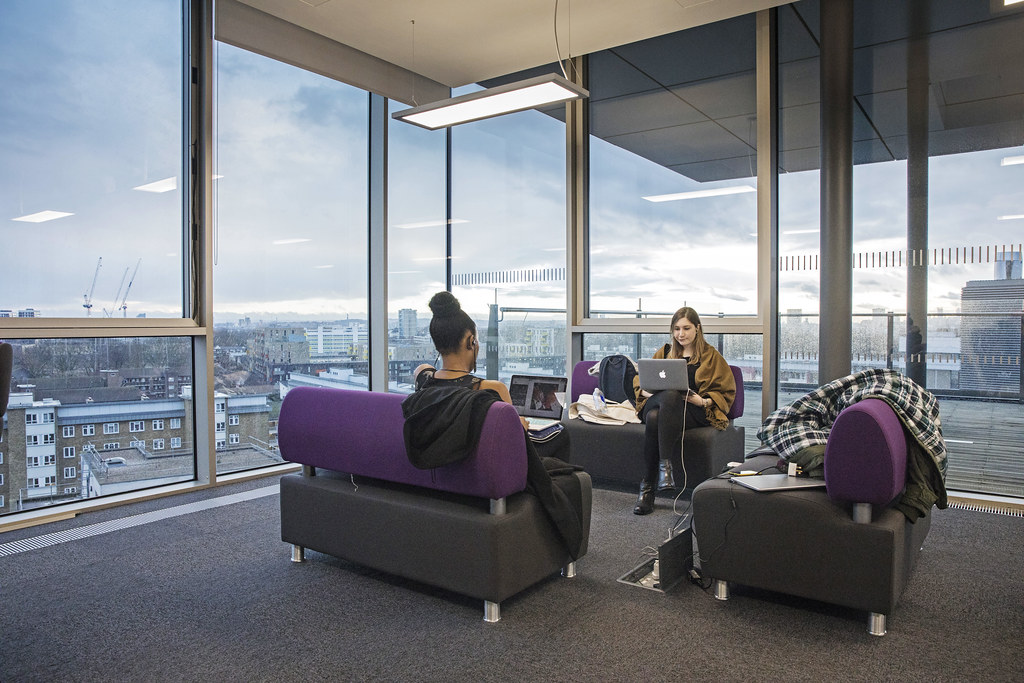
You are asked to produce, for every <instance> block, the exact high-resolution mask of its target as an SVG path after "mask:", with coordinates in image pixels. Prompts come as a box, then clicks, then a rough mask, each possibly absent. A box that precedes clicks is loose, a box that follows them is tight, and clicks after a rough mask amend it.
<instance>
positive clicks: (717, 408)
mask: <svg viewBox="0 0 1024 683" xmlns="http://www.w3.org/2000/svg"><path fill="white" fill-rule="evenodd" d="M669 330H670V331H671V333H672V342H671V343H669V344H665V345H664V346H663V347H661V348H660V349H658V350H657V351H656V352H655V353H654V358H682V359H684V360H686V361H687V366H686V369H687V374H688V375H689V380H690V392H689V393H688V394H687V395H686V396H683V394H682V392H679V391H672V390H667V391H659V392H657V393H655V394H650V393H648V392H646V391H643V389H642V388H641V387H640V385H639V381H638V380H634V383H633V389H634V391H635V392H636V411H637V414H638V415H639V417H640V419H641V420H642V421H643V422H644V423H645V424H646V427H645V429H644V464H645V465H646V470H645V474H644V478H643V480H642V481H641V482H640V495H639V496H638V497H637V499H636V506H635V507H634V508H633V514H636V515H647V514H650V513H651V512H653V511H654V495H655V491H654V487H655V482H657V487H658V490H659V491H663V490H666V489H672V488H675V481H674V480H673V477H672V461H671V460H670V458H671V457H672V453H673V452H674V450H675V449H676V448H677V444H678V443H679V441H680V439H681V438H682V433H683V428H684V426H685V427H708V426H710V427H714V428H715V429H725V428H726V427H727V426H728V425H729V420H728V418H726V413H728V412H729V409H730V408H732V402H733V400H734V399H735V398H736V379H735V378H734V377H733V374H732V369H731V368H730V367H729V364H728V363H727V362H726V361H725V358H723V357H722V354H720V353H719V352H718V349H716V348H715V347H713V346H711V345H709V344H708V343H707V342H706V341H704V332H703V330H702V329H701V325H700V316H698V315H697V311H695V310H693V309H692V308H690V307H689V306H684V307H683V308H680V309H679V310H678V311H676V312H675V314H673V316H672V323H671V325H670V326H669ZM659 464H660V467H659Z"/></svg>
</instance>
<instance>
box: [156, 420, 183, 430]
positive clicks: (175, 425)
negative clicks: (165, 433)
mask: <svg viewBox="0 0 1024 683" xmlns="http://www.w3.org/2000/svg"><path fill="white" fill-rule="evenodd" d="M154 429H156V428H154ZM159 429H163V426H162V425H161V426H160V427H159ZM171 429H181V418H180V417H172V418H171Z"/></svg>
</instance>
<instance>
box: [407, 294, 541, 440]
mask: <svg viewBox="0 0 1024 683" xmlns="http://www.w3.org/2000/svg"><path fill="white" fill-rule="evenodd" d="M430 312H431V313H433V314H434V317H433V318H432V319H431V321H430V338H431V339H432V340H433V342H434V347H435V348H436V349H437V352H438V354H440V356H441V367H440V368H435V367H434V366H432V365H428V364H426V363H424V364H423V365H420V366H419V367H417V368H416V370H415V371H414V372H413V376H414V377H415V386H416V391H419V390H420V389H423V388H424V387H428V386H431V385H437V384H449V385H457V386H464V387H467V388H469V389H490V390H491V391H493V392H495V393H497V394H498V398H500V399H501V400H502V401H504V402H505V403H511V402H512V397H511V396H510V395H509V393H508V387H506V386H505V384H504V383H502V382H499V381H497V380H493V379H482V378H480V377H475V376H474V375H473V373H474V372H475V371H476V359H477V355H478V354H479V353H480V340H479V339H478V338H477V336H476V323H475V322H473V319H472V318H470V317H469V314H468V313H466V312H465V311H464V310H462V306H461V305H460V304H459V300H458V299H456V298H455V296H454V295H453V294H452V293H451V292H447V291H445V292H438V293H437V294H435V295H434V296H433V297H431V299H430ZM519 420H520V421H521V422H522V423H523V428H524V429H526V428H527V427H529V423H528V422H527V421H526V419H525V418H522V417H520V418H519Z"/></svg>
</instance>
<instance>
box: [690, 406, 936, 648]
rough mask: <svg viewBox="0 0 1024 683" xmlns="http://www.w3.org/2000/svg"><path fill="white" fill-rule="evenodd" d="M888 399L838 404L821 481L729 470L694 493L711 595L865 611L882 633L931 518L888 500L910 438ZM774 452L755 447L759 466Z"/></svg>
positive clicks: (753, 462)
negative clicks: (751, 481) (776, 487)
mask: <svg viewBox="0 0 1024 683" xmlns="http://www.w3.org/2000/svg"><path fill="white" fill-rule="evenodd" d="M908 438H910V437H908V435H907V434H906V432H905V430H904V428H903V425H902V424H901V423H900V420H899V418H898V417H897V416H896V413H895V412H893V410H892V408H890V407H889V405H888V404H887V403H885V402H884V401H882V400H878V399H866V400H863V401H860V402H858V403H855V404H853V405H851V406H849V407H848V408H846V409H845V410H843V411H842V412H841V413H840V414H839V416H838V417H837V418H836V420H835V422H834V423H833V425H832V428H831V430H830V432H829V436H828V442H827V444H826V446H825V488H819V489H802V490H793V491H784V492H772V493H761V492H758V491H752V490H750V489H748V488H745V487H743V486H739V485H738V484H736V483H733V482H732V481H730V479H729V477H728V476H727V475H723V477H721V478H716V479H712V480H709V481H706V482H704V483H703V484H701V485H700V486H698V487H697V489H696V490H695V491H694V492H693V530H694V536H695V538H696V541H697V545H698V548H699V553H698V556H697V557H698V558H699V562H700V566H701V571H702V573H703V575H704V576H705V577H708V578H711V579H713V581H714V586H715V597H717V598H719V599H721V600H725V599H728V596H729V588H728V582H735V583H737V584H741V585H746V586H753V587H756V588H763V589H767V590H772V591H777V592H780V593H788V594H791V595H798V596H801V597H805V598H811V599H814V600H820V601H822V602H829V603H833V604H837V605H843V606H846V607H852V608H854V609H861V610H866V611H867V612H868V613H869V616H868V632H869V633H871V634H872V635H884V634H885V632H886V615H887V614H890V613H892V611H893V610H894V609H895V607H896V604H897V602H898V600H899V598H900V595H901V594H902V593H903V589H904V588H905V587H906V585H907V582H908V581H909V579H910V575H911V573H912V571H913V568H914V565H915V563H916V561H917V557H918V552H919V550H920V548H921V546H922V544H923V543H924V540H925V537H926V536H927V535H928V530H929V528H930V526H931V515H930V514H928V515H925V516H924V517H922V518H921V519H918V520H917V521H916V522H914V523H912V522H910V521H909V520H908V519H907V518H906V517H905V516H904V515H903V513H901V512H900V511H899V510H897V509H896V508H894V507H893V506H892V504H893V503H894V502H895V500H896V499H897V498H898V497H899V496H900V495H901V493H902V491H903V488H904V486H905V482H906V473H907V439H908ZM777 461H778V457H777V456H775V455H774V454H771V455H756V454H755V455H754V456H752V457H751V458H750V459H748V460H747V461H746V462H744V463H743V464H742V465H741V466H740V468H736V469H746V470H757V471H761V470H764V469H767V468H771V467H772V466H773V465H774V464H775V463H776V462H777Z"/></svg>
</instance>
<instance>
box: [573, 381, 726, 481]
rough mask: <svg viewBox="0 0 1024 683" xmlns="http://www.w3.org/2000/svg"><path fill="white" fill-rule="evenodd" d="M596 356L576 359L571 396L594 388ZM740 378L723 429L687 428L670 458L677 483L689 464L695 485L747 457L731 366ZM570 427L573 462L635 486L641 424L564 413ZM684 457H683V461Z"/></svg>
mask: <svg viewBox="0 0 1024 683" xmlns="http://www.w3.org/2000/svg"><path fill="white" fill-rule="evenodd" d="M595 362H596V361H581V362H579V363H576V366H575V368H574V369H573V374H572V386H571V388H570V389H571V392H572V393H571V397H570V398H571V400H572V401H575V400H577V399H578V397H579V396H581V395H583V394H590V393H592V392H593V391H594V389H595V388H596V387H597V377H595V376H593V375H590V374H588V372H587V370H588V369H589V367H590V366H591V365H593V364H594V363H595ZM732 370H733V376H734V377H735V378H736V401H735V402H734V403H733V407H732V410H730V411H729V426H728V427H726V428H725V429H724V430H718V429H715V428H714V427H697V428H691V429H687V430H686V431H685V435H684V438H683V442H682V450H681V451H678V452H677V453H676V454H675V455H674V456H673V458H672V461H673V462H672V466H673V467H674V468H675V471H676V473H677V474H676V477H675V479H676V484H677V485H678V486H683V477H682V476H681V474H680V473H682V472H684V469H683V466H684V465H685V475H686V479H685V481H686V488H693V487H694V486H696V485H697V484H699V483H700V482H702V481H704V480H705V479H708V478H710V477H713V476H715V475H716V474H719V473H721V472H722V470H724V469H725V467H726V465H727V464H728V463H729V462H732V461H740V460H742V459H743V444H744V438H745V430H744V428H743V427H742V426H740V425H737V424H735V419H736V418H738V417H740V416H742V415H743V375H742V374H741V373H740V370H739V368H737V367H735V366H733V367H732ZM562 423H563V424H565V428H566V429H567V430H568V431H569V435H570V437H571V444H572V462H573V463H574V464H577V465H580V466H581V467H583V469H584V470H586V471H587V472H588V473H589V474H590V475H591V476H592V477H594V478H595V479H597V480H605V481H611V482H615V483H617V484H624V485H626V486H630V487H632V486H637V485H638V484H639V483H640V480H641V479H642V478H643V476H644V458H643V449H644V430H645V429H646V425H643V424H624V425H600V424H594V423H591V422H584V421H583V420H581V419H579V418H577V419H573V420H570V419H569V418H568V416H564V417H563V418H562ZM681 461H682V462H681Z"/></svg>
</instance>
